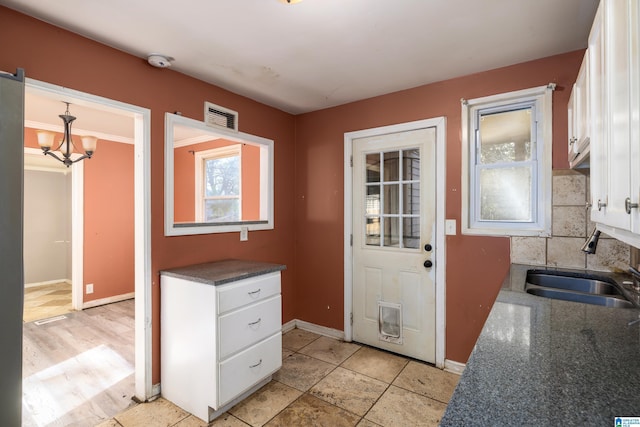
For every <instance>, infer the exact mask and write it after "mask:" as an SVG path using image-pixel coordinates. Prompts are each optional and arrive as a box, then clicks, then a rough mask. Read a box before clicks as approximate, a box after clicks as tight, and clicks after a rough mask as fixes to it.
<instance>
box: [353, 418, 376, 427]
mask: <svg viewBox="0 0 640 427" xmlns="http://www.w3.org/2000/svg"><path fill="white" fill-rule="evenodd" d="M356 427H380V424H376V423H374V422H372V421H369V420H366V419H364V418H363V419H361V420H360V422H359V423H358V425H357V426H356Z"/></svg>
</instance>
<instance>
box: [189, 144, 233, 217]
mask: <svg viewBox="0 0 640 427" xmlns="http://www.w3.org/2000/svg"><path fill="white" fill-rule="evenodd" d="M241 160H242V159H241V147H240V145H239V144H235V145H231V146H227V147H221V148H214V149H212V150H205V151H199V152H196V153H195V161H196V187H195V188H196V221H201V222H237V221H241V220H242V215H241V211H242V207H241V206H242V205H241V191H240V189H241V188H242V186H241V182H240V181H241V179H240V177H241V170H240V169H241V166H240V165H241V164H242V162H241Z"/></svg>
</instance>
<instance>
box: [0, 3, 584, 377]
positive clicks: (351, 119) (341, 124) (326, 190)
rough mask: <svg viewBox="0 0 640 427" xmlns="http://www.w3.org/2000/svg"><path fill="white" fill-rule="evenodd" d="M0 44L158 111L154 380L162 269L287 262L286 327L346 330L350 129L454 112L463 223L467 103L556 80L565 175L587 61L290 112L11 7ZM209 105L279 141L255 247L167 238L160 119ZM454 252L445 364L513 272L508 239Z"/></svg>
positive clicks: (454, 202) (550, 61) (451, 132)
mask: <svg viewBox="0 0 640 427" xmlns="http://www.w3.org/2000/svg"><path fill="white" fill-rule="evenodd" d="M0 38H2V39H3V40H11V43H4V44H2V46H1V47H0V69H2V70H7V71H15V68H16V67H22V68H24V69H25V71H26V74H27V76H28V77H31V78H34V79H38V80H42V81H46V82H49V83H53V84H58V85H62V86H66V87H70V88H73V89H76V90H80V91H84V92H87V93H91V94H95V95H100V96H104V97H107V98H111V99H116V100H119V101H122V102H127V103H131V104H134V105H139V106H143V107H146V108H149V109H151V116H152V120H151V123H152V125H151V173H152V176H151V181H152V182H151V203H152V207H151V209H152V224H151V227H152V270H153V295H152V296H153V299H152V307H153V313H152V316H153V353H154V356H153V381H154V383H155V382H157V381H159V378H160V376H159V357H160V355H159V329H160V328H159V306H160V304H159V297H160V292H159V286H158V282H159V280H158V279H159V271H160V270H162V269H165V268H171V267H175V266H182V265H188V264H194V263H199V262H207V261H212V260H217V259H224V258H242V259H253V260H258V261H268V262H278V263H282V264H286V265H287V267H288V269H287V270H286V271H285V272H284V274H283V321H284V322H287V321H289V320H291V319H294V318H299V319H302V320H306V321H309V322H313V323H317V324H320V325H323V326H327V327H331V328H336V329H340V330H342V328H343V325H342V321H343V300H344V295H343V294H344V287H343V286H344V280H343V262H344V254H343V249H342V241H343V232H344V227H343V208H344V206H343V197H344V193H343V179H344V176H343V170H342V163H343V138H344V132H349V131H355V130H360V129H367V128H371V127H376V126H383V125H389V124H395V123H402V122H408V121H412V120H419V119H425V118H432V117H439V116H446V119H447V140H446V156H447V162H446V200H447V202H446V208H445V209H446V217H447V218H453V219H456V220H457V221H458V224H459V223H460V209H461V201H460V174H461V149H460V98H463V97H464V98H475V97H480V96H485V95H490V94H495V93H500V92H507V91H512V90H517V89H524V88H529V87H533V86H539V85H546V84H547V83H549V82H556V83H557V84H558V90H557V91H556V92H555V94H554V96H553V97H554V125H553V134H554V150H553V165H554V168H566V167H568V164H567V158H566V157H567V154H566V149H565V141H566V134H567V115H566V104H567V100H568V96H569V89H570V87H571V84H572V83H573V81H574V80H575V77H576V75H577V71H578V67H579V64H580V60H581V58H582V55H583V52H572V53H568V54H565V55H558V56H554V57H551V58H545V59H541V60H537V61H533V62H529V63H524V64H518V65H514V66H511V67H506V68H501V69H498V70H493V71H488V72H485V73H479V74H475V75H471V76H466V77H461V78H458V79H452V80H447V81H444V82H439V83H435V84H430V85H425V86H421V87H418V88H414V89H411V90H406V91H401V92H397V93H393V94H390V95H385V96H380V97H376V98H372V99H368V100H364V101H360V102H354V103H351V104H348V105H343V106H340V107H335V108H331V109H326V110H322V111H317V112H314V113H309V114H303V115H300V116H295V117H294V116H292V115H290V114H287V113H284V112H282V111H279V110H276V109H274V108H270V107H268V106H265V105H262V104H259V103H257V102H255V101H252V100H250V99H247V98H244V97H241V96H238V95H235V94H233V93H230V92H228V91H225V90H223V89H221V88H218V87H215V86H212V85H209V84H206V83H203V82H201V81H197V80H195V79H193V78H190V77H187V76H184V75H181V74H178V73H176V72H174V71H172V70H166V69H165V70H159V69H155V68H152V67H150V66H149V65H148V64H146V61H145V60H144V59H141V58H136V57H133V56H130V55H127V54H125V53H123V52H120V51H117V50H115V49H111V48H109V47H106V46H104V45H101V44H98V43H96V42H93V41H91V40H88V39H85V38H82V37H80V36H77V35H74V34H72V33H70V32H67V31H64V30H61V29H59V28H56V27H53V26H50V25H48V24H45V23H43V22H40V21H37V20H34V19H32V18H29V17H26V16H24V15H21V14H18V13H16V12H13V11H11V10H9V9H6V8H3V7H0ZM78 57H82V58H83V61H82V63H81V64H78V62H77V60H76V59H77V58H78ZM71 63H73V64H74V66H73V67H70V66H68V64H71ZM158 87H162V88H163V90H162V91H158V90H157V88H158ZM205 100H206V101H211V102H215V103H216V104H220V105H224V106H226V107H228V108H231V109H233V110H235V111H238V112H239V113H240V116H241V117H242V121H241V123H243V128H242V129H241V131H243V132H247V133H250V134H255V135H259V136H263V137H266V138H270V139H273V140H274V141H275V209H274V210H275V229H274V230H270V231H259V232H252V233H250V236H249V241H247V242H240V241H239V236H238V234H237V233H225V234H216V235H200V236H184V237H165V236H164V233H163V221H164V217H163V207H164V197H163V191H164V187H163V169H164V168H163V161H164V158H163V149H164V141H163V139H164V138H163V131H164V129H163V128H164V112H165V111H182V112H183V113H184V114H185V116H187V117H191V118H195V119H201V115H202V105H203V102H204V101H205ZM457 231H458V233H459V232H460V228H459V227H458V230H457ZM446 255H447V266H446V273H447V283H446V286H447V294H446V299H447V317H446V327H447V349H446V357H447V358H448V359H451V360H456V361H460V362H464V361H466V360H467V357H468V355H469V352H470V351H471V349H472V348H473V345H474V343H475V340H476V338H477V336H478V334H479V332H480V329H481V328H482V325H483V323H484V321H485V319H486V316H487V314H488V312H489V310H490V309H491V306H492V304H493V301H494V298H495V295H496V294H497V292H498V290H499V286H500V283H501V282H502V279H503V278H504V276H505V273H506V271H507V269H508V266H509V241H508V239H506V238H491V237H471V236H461V235H460V234H458V235H456V236H448V237H447V254H446Z"/></svg>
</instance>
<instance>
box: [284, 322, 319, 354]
mask: <svg viewBox="0 0 640 427" xmlns="http://www.w3.org/2000/svg"><path fill="white" fill-rule="evenodd" d="M318 338H320V335H318V334H314V333H313V332H309V331H305V330H304V329H297V328H296V329H292V330H290V331H289V332H287V333H286V334H284V335H282V347H284V348H288V349H290V350H294V351H297V350H300V349H301V348H302V347H304V346H305V345H308V344H310V343H312V342H313V341H315V340H317V339H318Z"/></svg>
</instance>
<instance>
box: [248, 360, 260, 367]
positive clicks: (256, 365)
mask: <svg viewBox="0 0 640 427" xmlns="http://www.w3.org/2000/svg"><path fill="white" fill-rule="evenodd" d="M260 365H262V359H260V361H259V362H258V363H256V364H255V365H249V368H257V367H258V366H260Z"/></svg>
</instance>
